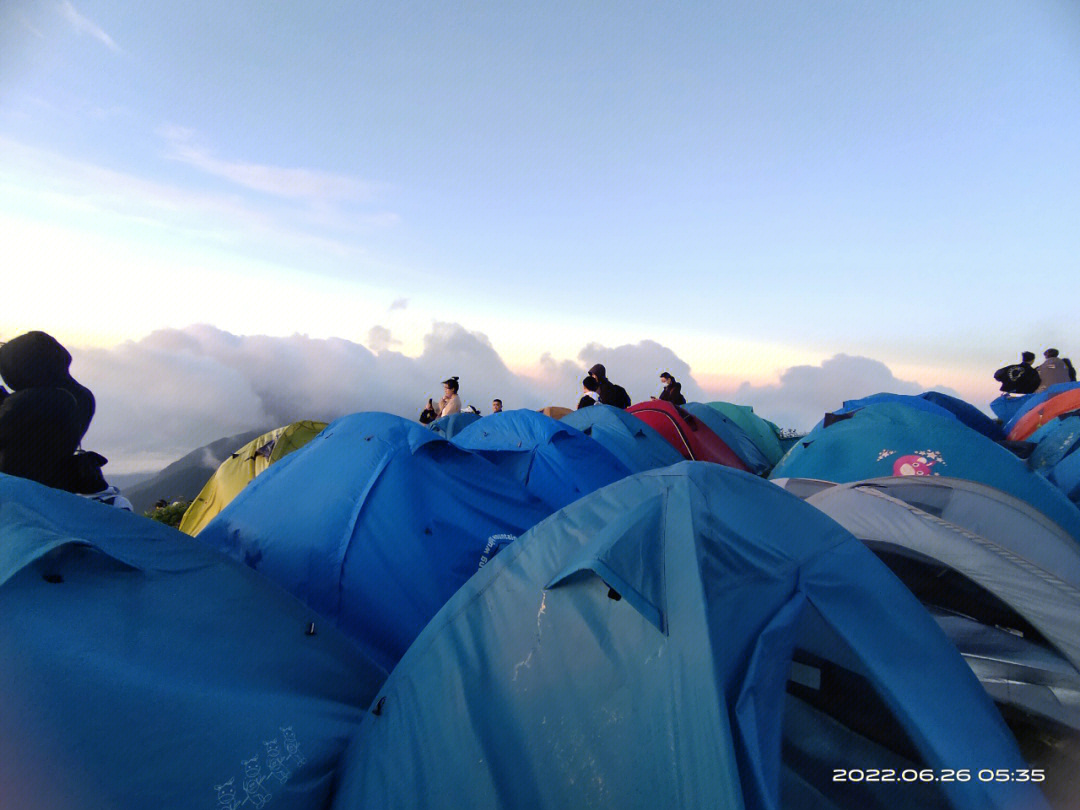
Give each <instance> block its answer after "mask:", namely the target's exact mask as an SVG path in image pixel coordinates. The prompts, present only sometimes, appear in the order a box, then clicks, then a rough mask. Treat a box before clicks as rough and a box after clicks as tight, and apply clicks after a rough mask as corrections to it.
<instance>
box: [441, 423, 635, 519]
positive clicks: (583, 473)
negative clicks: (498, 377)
mask: <svg viewBox="0 0 1080 810" xmlns="http://www.w3.org/2000/svg"><path fill="white" fill-rule="evenodd" d="M594 407H595V406H594ZM453 441H454V444H456V445H457V446H458V447H463V448H465V449H466V450H470V451H472V452H474V453H477V454H479V455H481V456H483V457H484V458H486V459H488V460H489V461H491V462H492V463H494V464H496V465H497V466H498V467H499V468H500V469H501V470H503V471H504V472H506V473H507V474H508V475H510V477H512V478H514V479H515V480H516V481H518V482H519V483H520V484H521V485H522V486H524V487H525V489H527V490H528V491H529V492H531V493H533V494H534V495H536V496H537V497H538V498H540V500H542V501H543V502H544V503H545V504H547V506H548V507H549V508H550V509H551V510H552V511H554V510H555V509H561V508H562V507H564V506H566V505H567V504H568V503H571V502H573V501H576V500H577V499H578V498H580V497H581V496H582V495H587V494H588V493H590V492H592V491H593V490H595V489H599V488H600V487H602V486H606V485H607V484H610V483H611V482H612V481H618V480H619V479H620V478H623V477H625V476H627V475H629V474H630V470H629V468H628V467H627V466H626V465H625V464H623V463H622V462H621V461H619V459H617V458H616V457H615V456H613V455H612V454H611V453H609V452H608V451H607V450H605V449H604V447H603V445H601V444H599V443H598V442H594V441H593V440H592V439H590V438H589V437H588V436H586V435H585V434H584V433H582V432H581V431H580V430H577V429H576V428H573V427H570V426H569V425H566V424H564V423H563V422H560V421H556V420H555V419H552V418H551V417H550V416H545V415H544V414H542V413H537V412H536V411H528V410H517V411H502V412H501V413H494V414H492V415H491V416H487V417H484V419H482V420H481V421H479V422H474V423H473V424H472V425H469V427H467V428H465V430H463V431H461V433H459V434H458V435H457V436H455V437H454V439H453Z"/></svg>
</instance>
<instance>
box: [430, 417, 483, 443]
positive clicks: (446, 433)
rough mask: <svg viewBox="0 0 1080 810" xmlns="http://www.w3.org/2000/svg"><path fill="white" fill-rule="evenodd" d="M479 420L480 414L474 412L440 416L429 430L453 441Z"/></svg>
mask: <svg viewBox="0 0 1080 810" xmlns="http://www.w3.org/2000/svg"><path fill="white" fill-rule="evenodd" d="M479 418H480V414H478V413H473V412H472V411H463V412H462V413H452V414H450V415H449V416H440V417H439V418H438V419H436V420H435V421H434V422H432V423H431V424H430V425H428V429H429V430H434V431H435V432H436V433H438V434H439V435H440V436H442V437H443V438H445V439H452V438H454V437H455V436H456V435H457V434H459V433H461V431H463V430H464V429H465V428H467V427H468V426H469V425H471V424H472V423H473V422H475V421H476V420H477V419H479Z"/></svg>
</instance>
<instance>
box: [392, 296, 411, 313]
mask: <svg viewBox="0 0 1080 810" xmlns="http://www.w3.org/2000/svg"><path fill="white" fill-rule="evenodd" d="M408 305H409V299H408V298H395V299H394V302H393V303H392V304H391V305H390V311H391V312H393V311H394V310H395V309H405V307H407V306H408Z"/></svg>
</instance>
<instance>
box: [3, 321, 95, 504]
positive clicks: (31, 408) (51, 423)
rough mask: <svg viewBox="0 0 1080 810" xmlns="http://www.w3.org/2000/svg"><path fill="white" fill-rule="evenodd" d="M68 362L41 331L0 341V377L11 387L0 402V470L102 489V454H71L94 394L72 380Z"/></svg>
mask: <svg viewBox="0 0 1080 810" xmlns="http://www.w3.org/2000/svg"><path fill="white" fill-rule="evenodd" d="M70 366H71V355H70V354H69V353H68V351H67V349H65V348H64V347H63V346H61V345H60V343H59V342H58V341H57V340H56V338H54V337H52V335H48V334H46V333H45V332H27V333H26V334H24V335H20V336H19V337H17V338H15V339H13V340H9V341H8V342H7V343H5V344H4V345H3V346H0V376H3V378H4V381H5V382H6V383H7V384H8V385H9V386H11V389H12V391H13V393H11V394H9V395H8V396H6V397H4V399H3V401H2V402H0V472H4V473H7V474H8V475H16V476H19V477H20V478H28V479H30V480H32V481H37V482H38V483H41V484H45V485H46V486H50V487H56V488H58V489H66V490H69V491H71V492H96V491H98V490H99V489H103V488H104V478H102V476H101V471H100V467H101V465H102V464H104V463H105V459H104V458H103V457H101V456H99V455H97V454H96V453H88V454H84V455H85V456H86V458H79V457H77V456H76V455H75V450H76V449H77V448H78V447H79V442H81V441H82V438H83V436H85V435H86V430H87V428H89V427H90V420H91V419H92V418H93V416H94V395H93V394H91V393H90V390H89V389H88V388H86V387H85V386H83V385H80V384H79V383H78V382H76V381H75V379H74V378H73V377H72V376H71V374H70V372H69V371H68V368H69V367H70ZM87 462H90V463H89V464H88V463H87ZM91 468H92V469H91ZM90 479H92V480H90ZM98 484H101V486H98Z"/></svg>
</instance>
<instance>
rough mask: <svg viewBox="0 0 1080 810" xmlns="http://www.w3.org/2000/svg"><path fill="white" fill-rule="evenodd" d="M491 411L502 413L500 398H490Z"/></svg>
mask: <svg viewBox="0 0 1080 810" xmlns="http://www.w3.org/2000/svg"><path fill="white" fill-rule="evenodd" d="M491 412H492V413H502V400H501V399H493V400H491Z"/></svg>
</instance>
